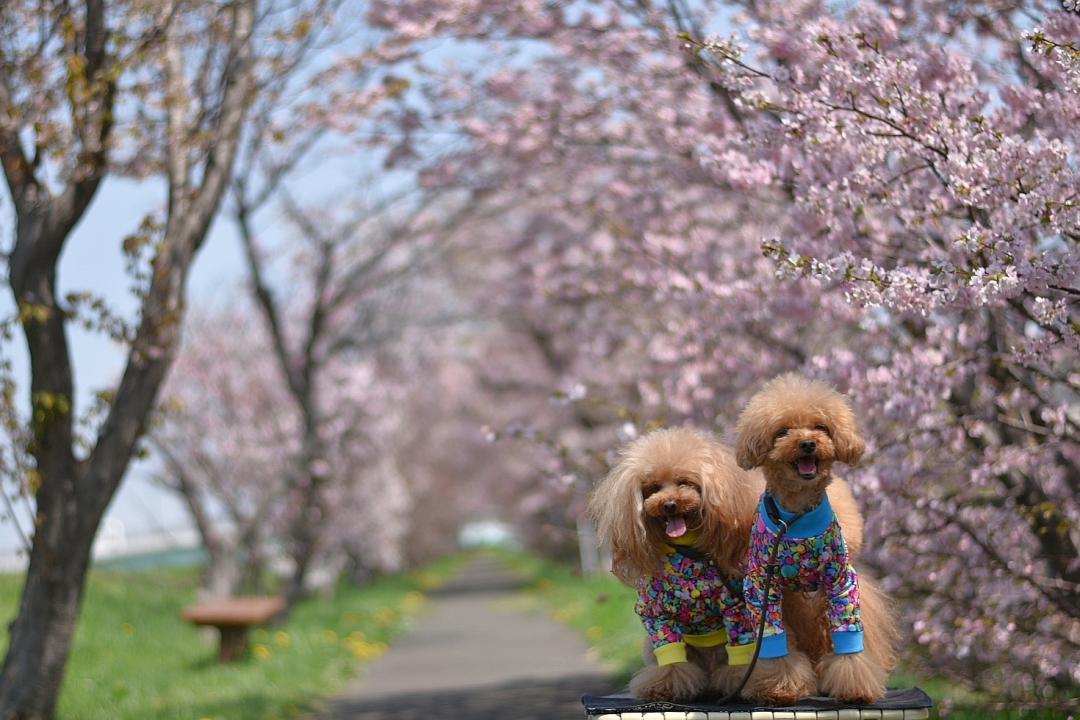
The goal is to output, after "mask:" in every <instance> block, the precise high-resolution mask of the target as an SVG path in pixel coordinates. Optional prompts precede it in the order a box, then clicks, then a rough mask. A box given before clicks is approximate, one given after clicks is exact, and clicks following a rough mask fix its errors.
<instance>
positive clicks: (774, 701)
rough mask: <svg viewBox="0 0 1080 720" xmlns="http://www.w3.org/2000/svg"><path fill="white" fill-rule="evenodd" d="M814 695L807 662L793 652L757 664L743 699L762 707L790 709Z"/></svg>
mask: <svg viewBox="0 0 1080 720" xmlns="http://www.w3.org/2000/svg"><path fill="white" fill-rule="evenodd" d="M815 694H817V677H816V676H815V675H814V668H813V666H812V665H811V664H810V660H809V659H808V658H807V657H806V655H804V654H803V653H801V652H799V651H798V650H794V651H792V652H791V653H789V654H787V655H785V656H784V657H778V658H771V659H768V660H758V663H757V665H756V666H755V667H754V672H753V673H751V675H750V680H749V681H748V682H747V683H746V689H745V690H744V691H743V695H745V696H746V697H748V698H750V699H752V700H754V701H755V702H759V703H762V704H764V705H794V704H795V703H797V702H798V701H799V700H801V699H803V698H804V697H809V696H811V695H815Z"/></svg>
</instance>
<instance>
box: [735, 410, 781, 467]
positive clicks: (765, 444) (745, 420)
mask: <svg viewBox="0 0 1080 720" xmlns="http://www.w3.org/2000/svg"><path fill="white" fill-rule="evenodd" d="M736 432H737V433H738V436H737V437H736V439H735V462H737V463H738V464H739V467H741V468H742V469H743V470H753V469H754V468H756V467H758V466H759V465H761V463H763V462H765V456H766V455H768V454H769V451H770V450H772V446H773V440H772V433H770V432H769V427H768V426H767V425H766V424H765V423H763V422H761V421H760V419H759V418H758V417H757V416H756V414H755V413H754V412H753V410H752V408H747V409H746V410H743V413H742V415H740V416H739V422H738V424H737V425H736Z"/></svg>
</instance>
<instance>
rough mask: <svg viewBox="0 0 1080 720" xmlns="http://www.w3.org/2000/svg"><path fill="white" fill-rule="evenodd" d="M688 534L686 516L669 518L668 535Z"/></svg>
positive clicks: (679, 535) (673, 536)
mask: <svg viewBox="0 0 1080 720" xmlns="http://www.w3.org/2000/svg"><path fill="white" fill-rule="evenodd" d="M685 534H686V518H684V517H683V516H682V515H680V516H679V517H673V518H668V521H667V536H668V537H672V538H677V537H682V536H683V535H685Z"/></svg>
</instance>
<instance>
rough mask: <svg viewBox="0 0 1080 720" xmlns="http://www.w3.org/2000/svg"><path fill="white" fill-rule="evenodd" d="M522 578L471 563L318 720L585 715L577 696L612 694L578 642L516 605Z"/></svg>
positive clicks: (490, 564)
mask: <svg viewBox="0 0 1080 720" xmlns="http://www.w3.org/2000/svg"><path fill="white" fill-rule="evenodd" d="M519 590H520V581H519V580H517V579H516V578H514V577H513V576H512V575H510V574H509V573H507V572H506V570H505V569H503V568H502V566H501V565H500V564H499V563H498V561H497V560H495V559H493V558H488V557H481V558H478V559H477V560H476V561H474V562H473V564H472V565H471V566H469V567H468V568H467V569H466V570H465V572H463V573H462V574H461V575H460V576H458V577H457V578H456V579H455V580H453V581H451V582H450V583H448V584H447V585H445V586H443V587H442V588H441V589H440V590H439V591H437V592H436V593H434V594H433V595H432V597H431V604H430V606H429V607H428V608H427V612H426V613H425V614H424V615H422V616H421V617H420V618H419V619H418V620H417V622H416V625H415V627H414V630H413V632H412V633H411V634H409V635H408V636H406V637H403V638H400V639H398V640H397V641H396V642H395V643H394V644H393V645H392V646H391V648H390V651H389V652H387V654H386V655H384V656H383V657H381V658H380V659H378V660H376V661H375V662H374V663H372V664H371V665H369V666H368V667H367V668H365V670H364V672H363V674H362V675H361V676H360V678H359V679H358V680H357V681H356V682H355V683H354V684H353V686H352V687H351V688H349V689H348V690H347V691H346V693H345V694H344V695H342V696H341V697H340V698H338V699H336V700H333V701H331V702H330V703H328V704H327V706H326V707H325V708H324V710H323V712H322V713H320V714H319V715H318V716H317V717H318V718H319V719H320V720H390V719H391V718H393V720H420V719H421V718H423V720H481V719H482V720H492V719H493V718H508V719H510V720H562V719H563V718H568V719H569V718H575V719H577V718H583V717H584V712H583V710H582V709H581V702H580V698H581V694H582V693H585V692H590V693H604V692H612V691H613V690H614V688H613V687H612V685H611V681H610V680H609V679H608V677H607V675H606V673H605V672H604V670H603V668H602V667H600V666H599V665H598V664H597V663H596V662H595V661H594V660H592V659H590V658H589V657H588V656H587V646H586V644H585V642H584V641H583V640H582V639H581V638H580V637H578V636H577V634H575V633H574V632H573V631H571V630H569V629H567V628H565V627H563V626H561V625H559V624H558V623H556V622H555V621H554V620H552V619H551V618H550V617H549V616H548V614H547V613H546V612H543V611H540V610H539V609H537V608H535V607H533V608H531V609H530V608H529V606H528V604H527V603H523V602H521V596H520V594H519Z"/></svg>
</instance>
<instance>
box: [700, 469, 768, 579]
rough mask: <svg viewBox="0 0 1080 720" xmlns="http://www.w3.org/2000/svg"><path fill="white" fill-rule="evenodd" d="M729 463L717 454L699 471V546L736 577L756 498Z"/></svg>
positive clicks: (747, 544)
mask: <svg viewBox="0 0 1080 720" xmlns="http://www.w3.org/2000/svg"><path fill="white" fill-rule="evenodd" d="M732 460H733V458H732V457H731V455H730V454H729V453H728V452H726V451H717V452H715V453H714V457H713V459H712V461H711V462H709V463H707V464H706V467H704V468H703V470H702V473H701V481H702V482H701V499H702V516H703V520H704V522H703V523H702V525H703V527H704V532H703V535H702V542H703V543H704V546H705V547H706V548H708V551H709V552H710V553H711V554H712V556H713V559H714V560H715V561H716V563H717V565H718V566H719V567H720V568H721V569H722V570H723V571H724V572H727V573H732V574H736V573H739V572H740V570H741V568H742V565H743V562H744V561H745V560H746V553H747V552H748V550H749V541H750V526H751V524H752V522H753V519H754V509H755V508H756V506H757V495H756V493H755V491H754V487H753V486H752V484H751V483H750V481H749V477H748V476H747V475H746V474H745V473H743V472H742V471H740V470H739V469H738V468H737V467H735V463H734V462H732Z"/></svg>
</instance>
